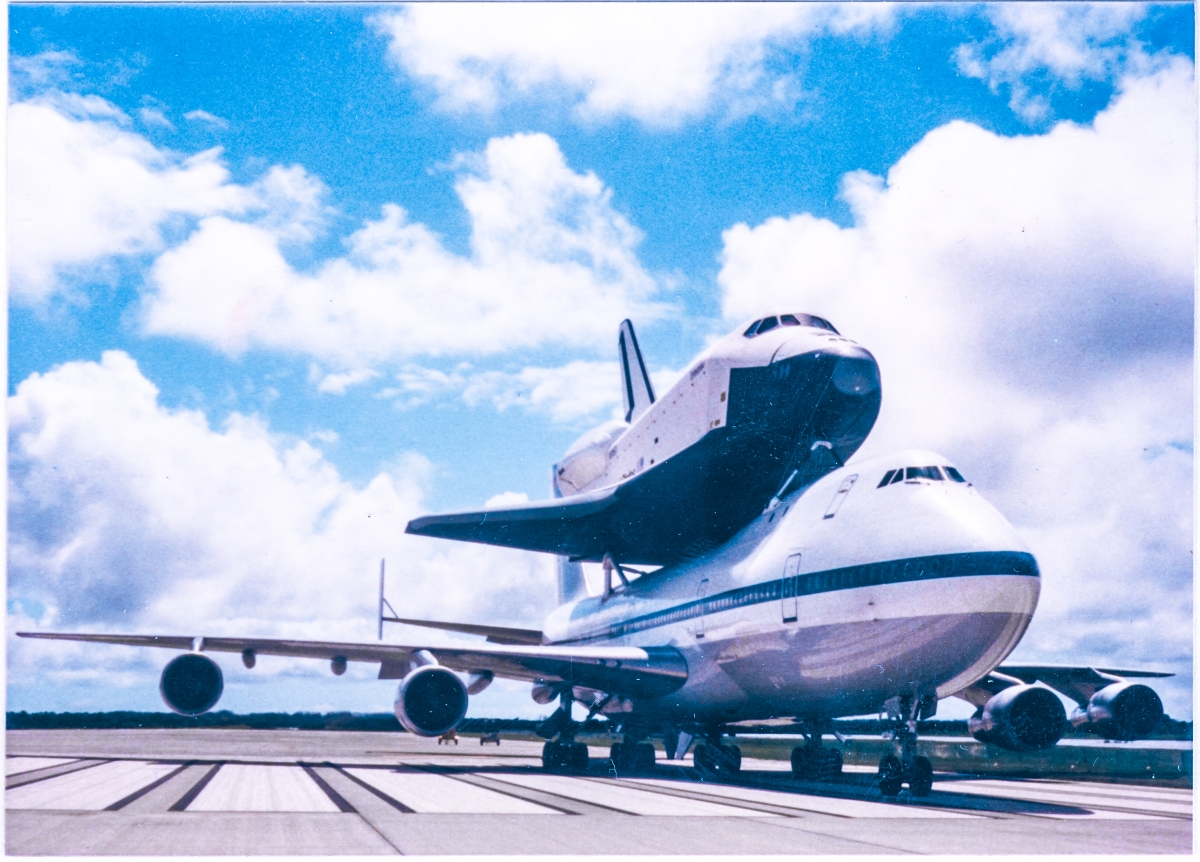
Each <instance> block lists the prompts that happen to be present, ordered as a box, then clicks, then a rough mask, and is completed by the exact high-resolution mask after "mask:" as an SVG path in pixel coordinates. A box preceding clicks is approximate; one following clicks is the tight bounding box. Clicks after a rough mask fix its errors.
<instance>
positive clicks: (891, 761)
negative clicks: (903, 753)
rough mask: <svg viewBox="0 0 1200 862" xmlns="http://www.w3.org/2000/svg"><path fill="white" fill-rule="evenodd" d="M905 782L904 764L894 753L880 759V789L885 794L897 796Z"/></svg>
mask: <svg viewBox="0 0 1200 862" xmlns="http://www.w3.org/2000/svg"><path fill="white" fill-rule="evenodd" d="M903 784H904V764H902V763H901V762H900V758H899V757H897V756H896V755H894V754H888V755H885V756H884V758H883V760H881V761H879V790H880V792H881V793H883V795H884V796H897V795H899V793H900V788H901V786H903Z"/></svg>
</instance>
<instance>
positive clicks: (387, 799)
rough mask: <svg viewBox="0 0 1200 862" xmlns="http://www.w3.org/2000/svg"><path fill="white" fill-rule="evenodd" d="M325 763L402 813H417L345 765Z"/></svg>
mask: <svg viewBox="0 0 1200 862" xmlns="http://www.w3.org/2000/svg"><path fill="white" fill-rule="evenodd" d="M325 765H326V766H328V767H329V768H330V769H336V770H337V771H338V772H339V773H341V774H342V775H344V776H346V778H348V779H350V780H351V781H353V782H354V783H355V784H357V785H358V786H359V787H361V788H363V789H364V790H367V791H369V792H370V793H373V794H374V795H375V796H377V797H379V798H380V799H382V800H383V801H384V802H386V803H387V804H388V805H390V806H392V807H393V808H395V809H396V810H397V811H399V812H400V813H401V814H415V813H416V812H415V811H413V810H412V809H411V808H409V807H408V806H407V805H405V804H404V803H403V802H401V801H400V800H399V799H393V798H392V797H391V796H388V795H387V794H386V793H384V792H383V791H382V790H380V789H379V788H378V787H376V786H375V785H373V784H368V783H367V782H365V781H363V780H362V779H361V778H359V777H358V776H357V775H353V774H351V771H350V770H349V769H346V768H345V767H343V766H338V765H337V764H336V763H326V764H325Z"/></svg>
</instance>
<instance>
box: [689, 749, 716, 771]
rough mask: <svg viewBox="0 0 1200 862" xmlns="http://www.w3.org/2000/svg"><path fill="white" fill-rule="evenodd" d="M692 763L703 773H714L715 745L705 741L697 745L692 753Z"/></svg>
mask: <svg viewBox="0 0 1200 862" xmlns="http://www.w3.org/2000/svg"><path fill="white" fill-rule="evenodd" d="M692 763H693V765H695V767H696V769H697V770H699V771H700V772H702V773H704V774H705V775H715V774H716V772H717V749H716V746H713V745H709V744H708V743H707V742H702V743H700V744H699V745H697V746H696V748H695V751H694V752H693V753H692Z"/></svg>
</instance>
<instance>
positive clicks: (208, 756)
mask: <svg viewBox="0 0 1200 862" xmlns="http://www.w3.org/2000/svg"><path fill="white" fill-rule="evenodd" d="M6 741H7V755H8V757H7V759H6V764H5V766H6V792H5V808H6V830H5V850H6V852H7V853H9V854H11V855H23V856H37V855H55V856H87V855H101V856H117V855H119V856H145V855H153V856H171V855H206V856H208V855H284V854H286V855H314V854H317V855H384V854H398V853H403V854H406V855H448V854H453V855H470V854H487V855H524V854H538V855H544V854H569V855H586V854H606V855H613V854H638V855H650V854H669V855H684V854H686V855H712V854H722V855H728V854H844V853H846V854H848V853H853V854H864V853H870V854H876V853H888V854H891V853H927V854H964V853H970V854H989V855H990V854H1000V853H1003V854H1018V853H1020V854H1028V853H1040V854H1044V853H1072V854H1080V853H1087V854H1101V853H1103V854H1114V853H1139V854H1144V853H1170V854H1184V853H1191V850H1192V791H1191V789H1189V788H1179V787H1162V786H1154V785H1150V784H1145V783H1143V784H1136V785H1134V784H1114V783H1097V782H1083V781H1070V780H1030V779H1025V780H1013V779H1003V778H998V777H980V776H966V775H957V774H953V773H939V774H938V775H936V776H935V782H934V790H933V793H932V794H930V795H929V796H928V797H925V798H923V799H915V798H912V797H909V796H908V795H907V791H905V792H904V793H903V794H901V796H900V797H899V798H897V799H894V800H885V799H883V797H882V796H881V795H880V793H879V791H878V789H877V788H876V787H875V785H874V770H872V769H869V768H867V767H848V768H847V772H846V773H845V774H844V775H843V776H842V778H841V780H838V781H834V782H825V783H819V782H805V781H797V780H796V779H794V778H793V777H792V776H791V773H790V771H789V770H788V765H787V763H785V762H780V761H772V760H756V759H753V758H745V760H744V762H743V771H742V774H741V775H740V776H738V778H737V779H736V780H733V781H720V782H714V781H711V780H709V781H705V780H701V777H700V776H699V775H698V774H697V772H696V771H695V769H693V768H692V764H691V758H690V757H689V758H687V759H685V760H684V761H683V762H682V763H679V762H672V761H665V760H662V759H661V757H662V755H661V752H660V754H659V757H660V760H659V761H658V765H657V766H656V768H655V770H654V773H653V774H650V775H617V774H615V773H614V772H613V771H612V770H611V764H610V762H609V761H608V760H607V759H605V758H606V755H607V750H606V749H603V748H593V749H592V751H591V755H592V758H593V759H592V762H591V768H590V769H589V771H588V773H587V774H586V775H562V774H548V773H546V772H544V771H543V770H542V769H541V765H540V751H541V749H540V746H539V745H538V744H537V743H533V742H525V741H513V740H505V741H504V742H503V743H502V744H501V745H500V746H491V745H488V746H481V745H480V743H479V741H478V740H477V739H475V738H471V737H464V738H462V739H461V740H460V743H459V744H458V745H456V746H455V745H449V746H439V745H438V744H437V741H436V740H433V739H420V738H417V737H414V736H411V735H409V734H390V733H357V732H334V731H326V732H307V731H286V730H280V731H264V730H231V729H224V728H222V729H197V730H183V731H180V730H53V731H41V730H20V731H8V732H7V734H6Z"/></svg>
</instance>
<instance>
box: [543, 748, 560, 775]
mask: <svg viewBox="0 0 1200 862" xmlns="http://www.w3.org/2000/svg"><path fill="white" fill-rule="evenodd" d="M562 749H563V746H562V745H560V744H559V743H557V742H547V743H546V744H545V745H543V746H542V769H545V770H548V771H551V772H552V771H554V770H557V769H561V768H562V765H563V756H562V755H563V751H562Z"/></svg>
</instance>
